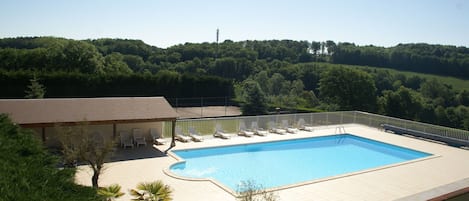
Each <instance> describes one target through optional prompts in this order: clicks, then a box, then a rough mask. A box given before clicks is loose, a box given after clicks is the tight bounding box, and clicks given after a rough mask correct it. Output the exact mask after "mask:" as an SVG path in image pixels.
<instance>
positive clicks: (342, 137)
mask: <svg viewBox="0 0 469 201" xmlns="http://www.w3.org/2000/svg"><path fill="white" fill-rule="evenodd" d="M334 133H335V134H336V135H340V137H339V139H338V140H337V143H338V144H341V143H343V142H344V140H345V135H342V134H345V127H343V126H337V127H335V131H334Z"/></svg>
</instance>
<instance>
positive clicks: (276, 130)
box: [269, 121, 287, 135]
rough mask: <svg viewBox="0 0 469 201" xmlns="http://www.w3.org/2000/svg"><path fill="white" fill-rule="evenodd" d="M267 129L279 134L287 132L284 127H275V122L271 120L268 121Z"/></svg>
mask: <svg viewBox="0 0 469 201" xmlns="http://www.w3.org/2000/svg"><path fill="white" fill-rule="evenodd" d="M269 131H270V132H271V133H277V134H280V135H285V134H286V133H287V131H286V130H285V129H282V128H279V127H277V126H276V125H275V122H273V121H270V122H269Z"/></svg>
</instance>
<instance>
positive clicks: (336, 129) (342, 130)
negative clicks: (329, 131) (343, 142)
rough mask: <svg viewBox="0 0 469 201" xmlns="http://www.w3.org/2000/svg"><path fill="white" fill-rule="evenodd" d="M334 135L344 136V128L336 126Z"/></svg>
mask: <svg viewBox="0 0 469 201" xmlns="http://www.w3.org/2000/svg"><path fill="white" fill-rule="evenodd" d="M334 133H335V134H345V127H343V126H337V127H335V131H334Z"/></svg>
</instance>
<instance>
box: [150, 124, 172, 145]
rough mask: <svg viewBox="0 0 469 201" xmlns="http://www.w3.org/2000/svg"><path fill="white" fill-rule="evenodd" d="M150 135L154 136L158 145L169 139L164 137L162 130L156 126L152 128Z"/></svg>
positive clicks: (154, 141) (154, 140)
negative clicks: (159, 130)
mask: <svg viewBox="0 0 469 201" xmlns="http://www.w3.org/2000/svg"><path fill="white" fill-rule="evenodd" d="M150 135H151V137H152V138H153V143H154V144H156V145H162V144H166V143H167V142H168V141H167V140H165V139H163V137H162V136H161V134H160V132H158V130H156V128H150Z"/></svg>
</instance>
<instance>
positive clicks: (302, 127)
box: [298, 118, 314, 132]
mask: <svg viewBox="0 0 469 201" xmlns="http://www.w3.org/2000/svg"><path fill="white" fill-rule="evenodd" d="M298 128H299V129H300V130H304V131H309V132H313V131H314V128H313V127H312V126H309V125H307V124H306V122H305V120H304V119H303V118H300V119H299V120H298Z"/></svg>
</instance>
